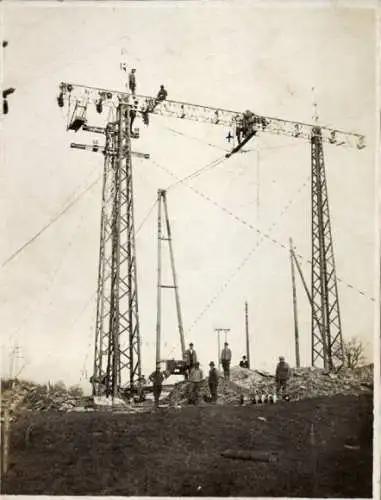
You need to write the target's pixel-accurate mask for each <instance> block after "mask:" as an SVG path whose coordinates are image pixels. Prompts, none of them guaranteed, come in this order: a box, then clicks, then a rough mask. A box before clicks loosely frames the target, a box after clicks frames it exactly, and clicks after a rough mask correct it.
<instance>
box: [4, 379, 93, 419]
mask: <svg viewBox="0 0 381 500" xmlns="http://www.w3.org/2000/svg"><path fill="white" fill-rule="evenodd" d="M2 385H3V384H2ZM87 400H89V398H85V397H83V396H74V395H73V394H71V393H70V391H68V390H66V389H64V388H61V387H55V386H49V385H38V384H33V383H31V382H24V381H17V380H16V381H13V382H12V383H9V382H8V383H7V384H4V385H3V387H2V391H1V416H2V418H3V414H4V410H5V409H8V412H9V415H10V416H11V419H12V420H13V419H15V418H16V416H17V415H18V414H20V413H23V412H25V411H60V412H67V411H73V410H74V409H75V408H78V409H79V408H83V411H86V410H87V406H89V401H87ZM78 411H80V410H78Z"/></svg>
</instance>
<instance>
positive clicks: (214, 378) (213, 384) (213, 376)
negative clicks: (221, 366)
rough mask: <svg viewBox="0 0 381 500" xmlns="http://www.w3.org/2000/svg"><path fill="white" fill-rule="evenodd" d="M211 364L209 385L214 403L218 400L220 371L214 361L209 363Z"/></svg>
mask: <svg viewBox="0 0 381 500" xmlns="http://www.w3.org/2000/svg"><path fill="white" fill-rule="evenodd" d="M209 366H210V369H209V377H208V385H209V391H210V396H211V400H212V403H215V402H216V401H217V388H218V373H217V370H216V367H215V364H214V362H213V361H211V362H210V363H209Z"/></svg>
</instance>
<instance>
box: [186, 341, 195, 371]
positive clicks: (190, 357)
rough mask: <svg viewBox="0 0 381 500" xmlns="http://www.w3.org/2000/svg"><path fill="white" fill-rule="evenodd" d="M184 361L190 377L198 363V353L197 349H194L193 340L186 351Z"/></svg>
mask: <svg viewBox="0 0 381 500" xmlns="http://www.w3.org/2000/svg"><path fill="white" fill-rule="evenodd" d="M184 361H185V365H186V378H188V377H189V374H190V372H191V370H192V368H193V367H194V366H195V365H196V363H197V354H196V351H195V350H194V349H193V344H192V342H191V343H190V344H189V348H188V349H187V350H186V351H185V353H184Z"/></svg>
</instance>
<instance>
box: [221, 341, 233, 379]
mask: <svg viewBox="0 0 381 500" xmlns="http://www.w3.org/2000/svg"><path fill="white" fill-rule="evenodd" d="M231 360H232V352H231V350H230V349H229V344H228V343H227V342H225V344H224V348H223V349H222V352H221V365H222V368H223V370H224V377H225V379H227V380H229V377H230V362H231Z"/></svg>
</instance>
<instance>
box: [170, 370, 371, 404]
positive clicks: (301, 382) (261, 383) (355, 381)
mask: <svg viewBox="0 0 381 500" xmlns="http://www.w3.org/2000/svg"><path fill="white" fill-rule="evenodd" d="M219 380H220V382H219V386H218V400H217V404H242V403H244V404H248V403H249V404H251V403H255V402H256V403H265V402H275V401H276V397H274V393H275V377H274V376H273V375H272V374H270V373H268V372H265V371H260V370H250V369H247V368H240V367H238V366H234V367H232V368H231V371H230V380H229V381H227V380H225V379H224V378H223V376H222V374H221V373H219ZM372 387H373V365H367V366H364V367H360V368H356V369H353V370H349V369H342V370H341V371H339V372H338V373H328V372H326V371H325V370H323V369H321V368H310V367H308V368H295V369H293V370H292V376H291V378H290V380H289V382H288V387H287V399H288V400H290V401H298V400H301V399H310V398H316V397H320V396H335V395H339V394H340V395H359V394H362V393H364V392H369V390H371V389H372ZM189 390H190V384H189V383H188V382H179V383H178V384H176V385H175V387H174V389H173V391H172V392H171V394H170V395H169V396H168V401H169V403H170V404H171V405H183V404H186V403H187V401H188V391H189ZM209 396H210V394H209V388H208V381H207V379H205V380H204V381H203V382H202V383H201V388H200V399H202V400H208V398H209Z"/></svg>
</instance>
